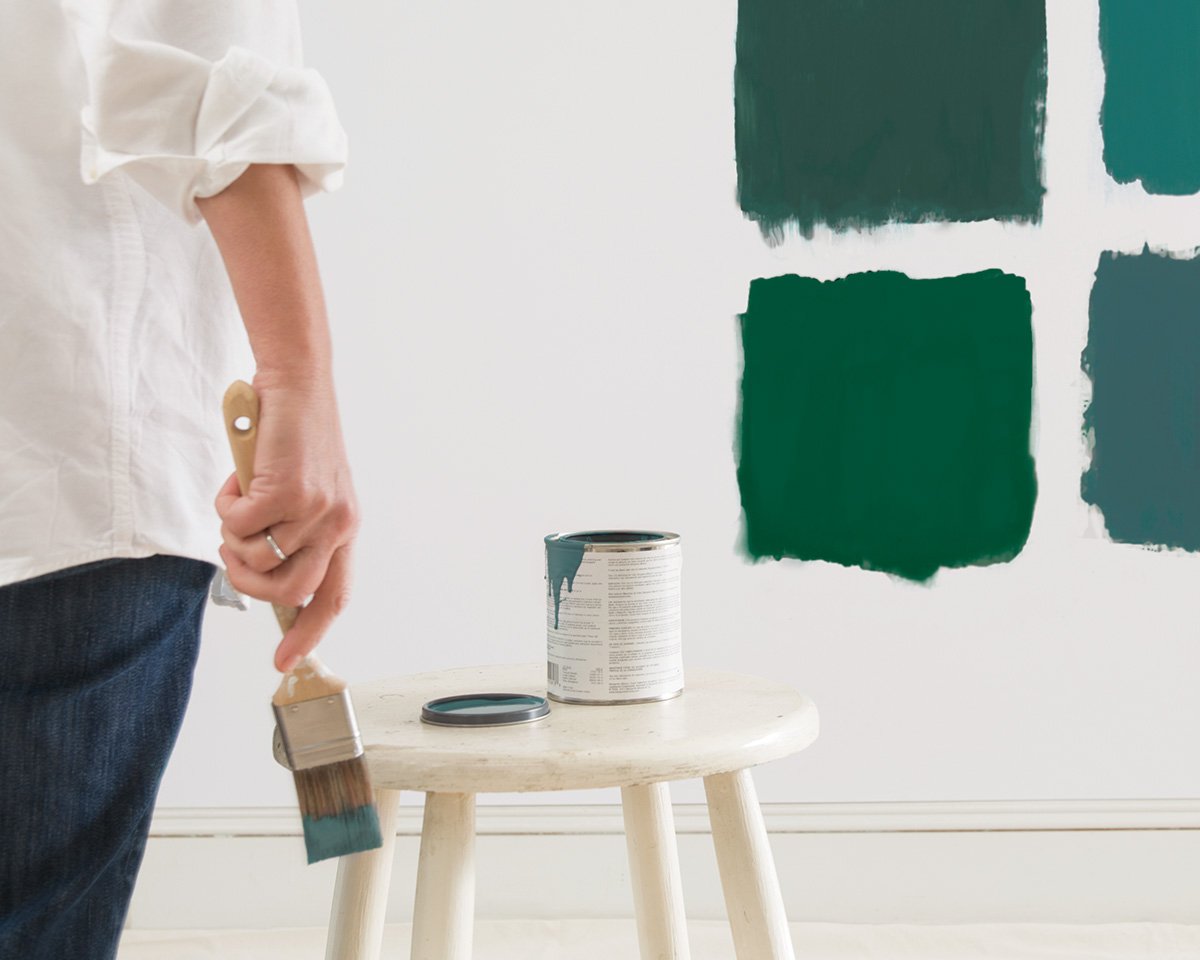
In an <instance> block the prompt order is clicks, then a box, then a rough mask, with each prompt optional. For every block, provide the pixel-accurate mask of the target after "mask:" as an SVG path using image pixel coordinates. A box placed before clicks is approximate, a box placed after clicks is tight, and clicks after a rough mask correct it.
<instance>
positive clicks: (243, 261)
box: [196, 164, 330, 380]
mask: <svg viewBox="0 0 1200 960" xmlns="http://www.w3.org/2000/svg"><path fill="white" fill-rule="evenodd" d="M196 205H197V206H198V207H199V208H200V212H201V213H202V214H203V215H204V219H205V220H206V221H207V223H208V226H209V229H210V230H211V231H212V235H213V239H214V240H216V243H217V246H218V248H219V249H220V251H221V256H222V258H223V259H224V261H225V268H226V270H227V272H228V273H229V280H230V282H231V284H232V285H233V292H234V295H235V296H236V298H237V303H238V308H239V309H240V310H241V313H242V319H243V321H244V322H245V325H246V332H247V334H248V336H249V338H250V346H251V349H252V350H253V351H254V359H255V362H256V364H257V366H258V370H259V374H260V375H263V376H268V377H274V376H278V377H280V378H282V379H285V380H287V379H292V378H295V377H300V376H303V377H304V378H306V379H310V380H311V378H314V377H317V378H321V379H324V378H326V377H327V376H328V375H329V370H330V343H329V328H328V323H327V318H326V312H325V298H324V295H323V293H322V291H321V280H320V276H319V273H318V270H317V258H316V254H315V252H314V250H313V244H312V237H311V235H310V233H309V230H308V219H307V217H306V216H305V213H304V201H303V197H302V196H301V193H300V186H299V183H298V182H297V179H296V171H295V169H294V168H293V167H291V166H289V165H277V164H254V165H252V166H251V167H250V168H249V169H247V170H246V172H245V173H244V174H242V176H240V177H239V178H238V179H237V180H235V181H234V182H233V183H232V184H230V185H229V186H228V187H227V188H226V189H225V190H223V191H222V192H221V193H218V194H217V195H216V196H213V197H207V198H204V199H198V200H197V201H196Z"/></svg>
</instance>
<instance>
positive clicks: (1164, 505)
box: [1083, 251, 1200, 550]
mask: <svg viewBox="0 0 1200 960" xmlns="http://www.w3.org/2000/svg"><path fill="white" fill-rule="evenodd" d="M1090 314H1091V316H1090V321H1089V326H1088V342H1087V348H1086V349H1085V350H1084V353H1083V368H1084V370H1086V371H1087V373H1088V375H1089V376H1090V377H1091V379H1092V401H1091V404H1090V405H1089V406H1088V408H1087V411H1086V413H1085V414H1084V426H1085V428H1086V429H1087V430H1088V431H1090V432H1091V434H1092V438H1093V441H1094V442H1093V449H1092V462H1091V466H1090V467H1089V468H1088V470H1087V472H1086V473H1085V474H1084V475H1083V498H1084V500H1086V501H1087V502H1088V503H1092V504H1095V505H1096V506H1097V507H1099V508H1100V510H1101V512H1102V513H1103V514H1104V523H1105V526H1106V527H1107V528H1108V534H1109V536H1110V537H1112V539H1113V540H1117V541H1120V542H1122V543H1138V544H1147V545H1155V546H1163V547H1180V548H1183V549H1185V550H1200V260H1175V259H1172V258H1170V257H1165V256H1157V255H1155V254H1152V253H1150V252H1149V251H1145V252H1143V253H1142V254H1141V255H1139V256H1118V255H1116V254H1111V253H1106V254H1102V255H1101V257H1100V263H1099V266H1097V268H1096V282H1095V285H1094V286H1093V287H1092V297H1091V307H1090Z"/></svg>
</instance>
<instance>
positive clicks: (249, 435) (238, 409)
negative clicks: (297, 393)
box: [222, 380, 300, 633]
mask: <svg viewBox="0 0 1200 960" xmlns="http://www.w3.org/2000/svg"><path fill="white" fill-rule="evenodd" d="M222 405H223V407H224V409H225V432H226V433H227V434H229V449H230V450H232V451H233V465H234V468H235V469H236V470H237V478H238V485H239V486H240V487H241V488H242V494H243V495H244V494H245V493H246V492H247V491H248V490H249V489H250V481H251V480H253V479H254V445H255V444H256V443H257V442H258V394H257V393H255V392H254V388H253V387H252V386H250V384H248V383H247V382H246V381H245V380H235V381H234V382H233V383H232V384H231V385H230V387H229V389H228V390H226V391H225V400H224V401H223V404H222ZM243 419H244V421H245V423H244V424H243V425H242V426H239V425H238V422H239V421H241V420H243ZM271 606H272V608H273V609H274V610H275V619H276V620H278V621H279V629H280V630H282V631H283V632H284V633H287V632H288V631H289V630H290V629H291V628H292V624H294V623H295V622H296V617H297V615H298V614H299V613H300V608H299V607H285V606H283V605H282V604H279V603H273V604H271Z"/></svg>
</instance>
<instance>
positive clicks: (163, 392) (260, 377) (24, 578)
mask: <svg viewBox="0 0 1200 960" xmlns="http://www.w3.org/2000/svg"><path fill="white" fill-rule="evenodd" d="M0 79H2V83H0V343H2V344H3V346H2V347H0V662H2V663H3V667H2V668H0V957H5V958H8V957H12V958H18V957H19V958H22V960H42V958H47V960H48V958H54V960H93V958H111V957H112V956H113V955H114V954H115V951H116V945H117V941H118V939H119V934H120V930H121V927H122V925H123V922H124V918H125V916H126V913H127V910H128V904H129V899H130V896H131V892H132V887H133V883H134V879H135V877H136V874H137V871H138V868H139V865H140V862H141V859H142V854H143V850H144V846H145V841H146V835H147V832H148V828H149V823H150V816H151V811H152V809H153V806H154V799H155V796H156V793H157V790H158V786H159V782H160V780H161V776H162V772H163V769H164V766H165V764H166V762H167V759H168V756H169V754H170V752H171V749H172V747H173V745H174V742H175V738H176V735H177V733H178V730H179V726H180V722H181V719H182V716H183V714H184V710H185V707H186V703H187V700H188V697H189V694H190V689H191V684H192V673H193V668H194V665H195V662H196V656H197V648H198V642H199V635H200V629H201V622H202V617H203V612H204V607H205V603H206V598H207V592H208V590H209V587H210V582H211V580H212V577H213V574H214V571H215V570H216V569H217V565H218V564H224V565H225V567H226V568H227V569H228V572H229V577H230V580H231V582H232V584H233V585H234V586H235V587H236V588H238V589H239V590H241V591H242V592H244V593H247V594H249V595H251V596H254V597H258V598H261V599H265V600H271V601H274V602H278V603H283V604H288V605H300V604H301V603H302V602H303V601H304V600H306V599H308V598H309V597H311V601H310V602H309V603H308V605H307V606H305V607H304V610H303V611H302V612H301V614H300V616H299V618H298V620H297V621H296V625H295V626H294V627H293V628H292V629H291V630H289V631H288V633H287V634H286V635H285V636H284V637H283V639H282V641H281V642H280V644H279V646H278V648H277V649H276V651H275V657H274V662H275V666H276V667H277V668H278V669H280V670H286V669H287V668H288V667H290V666H291V665H292V664H293V663H294V662H295V661H297V660H298V659H299V658H301V657H303V656H304V655H305V654H307V653H308V652H310V651H311V650H312V649H313V648H314V647H315V646H316V644H317V643H318V642H320V640H321V638H322V636H323V635H324V633H325V631H326V630H327V629H328V627H329V625H330V623H331V622H332V621H333V619H334V618H335V617H336V616H337V615H338V613H339V612H340V611H341V610H342V609H343V607H344V606H345V604H346V602H347V598H348V590H349V585H350V577H351V574H350V554H351V550H352V546H353V542H354V538H355V535H356V532H357V528H358V507H357V502H356V499H355V495H354V489H353V483H352V480H351V476H350V471H349V467H348V463H347V457H346V452H345V445H344V442H343V439H342V432H341V428H340V424H339V417H338V412H337V406H336V398H335V393H334V384H333V374H332V362H331V347H330V333H329V328H328V324H327V318H326V307H325V303H324V298H323V294H322V289H321V284H320V279H319V276H318V271H317V263H316V258H315V254H314V252H313V245H312V240H311V237H310V234H309V230H308V226H307V221H306V217H305V211H304V201H305V199H306V198H307V197H309V196H311V195H312V194H314V193H317V192H319V191H329V190H333V189H336V188H337V187H338V186H339V185H340V183H341V178H342V173H343V168H344V166H345V163H346V152H347V146H346V135H345V132H344V131H343V129H342V127H341V125H340V123H339V121H338V118H337V114H336V111H335V109H334V104H333V100H332V97H331V94H330V92H329V89H328V87H327V85H326V84H325V82H324V81H323V79H322V78H321V77H320V75H319V74H317V73H316V72H315V71H313V70H311V69H308V68H305V67H304V66H303V65H302V62H301V51H300V40H299V32H298V26H297V15H296V10H295V7H294V5H293V3H292V2H291V0H260V2H258V3H254V4H249V3H243V2H240V0H206V2H204V3H192V2H190V0H62V2H61V4H54V3H19V4H5V5H4V9H3V11H2V12H0ZM243 326H244V330H243ZM247 347H248V348H249V351H251V352H252V354H253V363H254V372H253V383H254V386H255V388H256V390H257V392H258V394H259V397H260V402H261V415H260V423H259V433H258V448H257V454H256V461H255V468H254V480H253V482H252V483H251V484H250V488H249V490H248V491H245V495H241V491H239V488H238V486H237V482H236V479H235V477H234V476H233V473H232V457H231V454H230V451H229V447H228V442H227V440H226V439H225V435H224V429H223V423H222V417H221V406H220V404H221V397H222V395H223V393H224V390H225V388H226V387H227V386H228V384H229V383H230V382H232V381H233V380H234V379H238V378H239V377H242V376H245V375H246V374H247V373H249V370H248V369H247V367H246V366H245V364H246V363H247V361H248V360H249V357H248V355H247ZM226 478H228V479H226ZM214 503H215V506H216V512H215V513H214V510H213V507H214ZM218 530H219V535H218Z"/></svg>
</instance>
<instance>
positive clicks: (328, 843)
mask: <svg viewBox="0 0 1200 960" xmlns="http://www.w3.org/2000/svg"><path fill="white" fill-rule="evenodd" d="M302 820H303V823H304V845H305V847H307V849H308V862H309V863H316V862H317V861H318V860H328V859H329V858H330V857H344V856H346V855H347V854H351V853H361V852H362V851H363V850H374V849H376V848H377V847H380V846H382V845H383V836H382V834H380V832H379V814H378V813H377V812H376V810H375V807H374V806H373V805H372V804H364V805H363V806H361V807H355V808H354V809H353V810H347V811H346V812H345V813H339V814H336V815H333V816H328V817H310V816H307V815H305V816H304V817H303V818H302Z"/></svg>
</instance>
